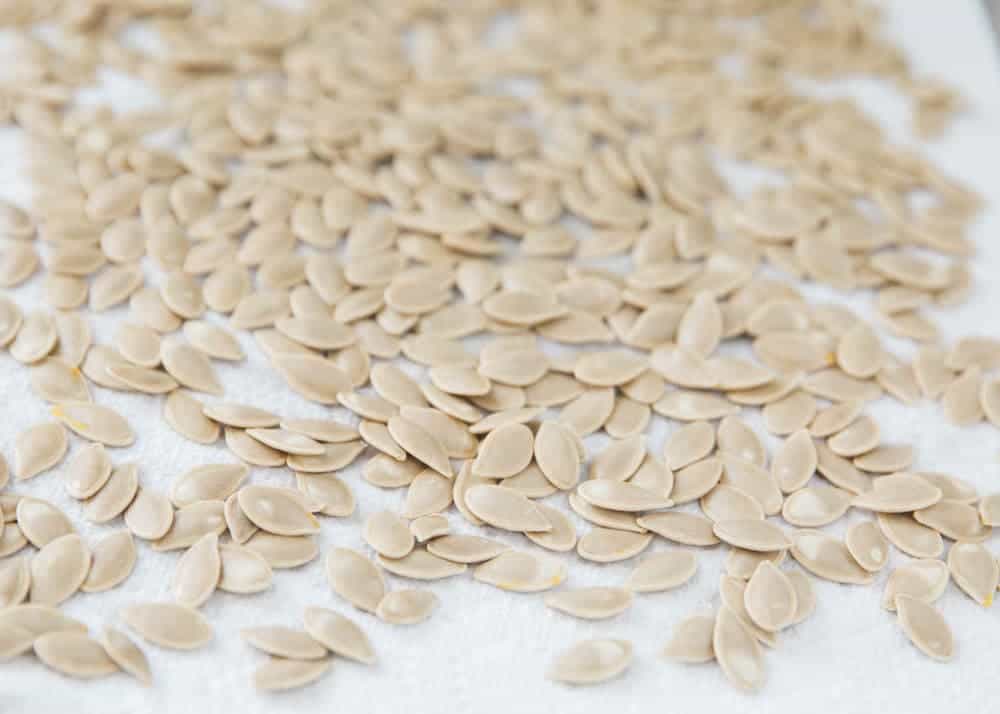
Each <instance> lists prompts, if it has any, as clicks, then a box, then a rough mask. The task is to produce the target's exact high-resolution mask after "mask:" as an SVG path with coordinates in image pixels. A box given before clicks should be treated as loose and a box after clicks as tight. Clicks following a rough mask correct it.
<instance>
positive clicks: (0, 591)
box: [0, 558, 31, 656]
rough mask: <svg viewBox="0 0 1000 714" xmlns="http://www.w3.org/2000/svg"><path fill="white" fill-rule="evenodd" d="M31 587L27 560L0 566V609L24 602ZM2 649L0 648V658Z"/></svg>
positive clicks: (8, 562) (12, 561) (9, 562)
mask: <svg viewBox="0 0 1000 714" xmlns="http://www.w3.org/2000/svg"><path fill="white" fill-rule="evenodd" d="M29 587H31V569H30V568H29V567H28V558H15V559H11V560H8V561H7V562H6V563H4V564H3V566H0V609H6V608H8V607H14V606H15V605H20V604H21V603H22V602H24V600H25V598H27V597H28V588H29ZM2 652H3V648H2V647H0V656H2Z"/></svg>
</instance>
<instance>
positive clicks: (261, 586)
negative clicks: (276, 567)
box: [218, 545, 273, 594]
mask: <svg viewBox="0 0 1000 714" xmlns="http://www.w3.org/2000/svg"><path fill="white" fill-rule="evenodd" d="M219 558H220V571H221V574H220V576H219V581H218V588H219V590H223V591H225V592H229V593H240V594H249V593H258V592H263V591H264V590H267V589H268V588H270V587H271V580H272V577H273V572H272V570H271V566H270V564H269V563H268V562H267V560H266V559H265V558H264V557H263V556H262V555H260V554H258V553H256V552H254V551H253V550H250V549H249V548H245V547H243V546H239V545H220V546H219Z"/></svg>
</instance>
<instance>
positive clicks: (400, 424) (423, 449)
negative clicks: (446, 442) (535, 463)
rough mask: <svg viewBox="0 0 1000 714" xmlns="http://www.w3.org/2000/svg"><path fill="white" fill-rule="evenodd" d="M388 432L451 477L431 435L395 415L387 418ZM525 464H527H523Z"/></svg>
mask: <svg viewBox="0 0 1000 714" xmlns="http://www.w3.org/2000/svg"><path fill="white" fill-rule="evenodd" d="M388 428H389V433H390V434H391V435H392V438H393V439H394V440H395V441H396V443H398V444H399V445H400V446H401V447H402V448H403V449H404V450H405V451H406V452H407V453H408V454H410V455H411V456H413V457H414V458H415V459H417V460H418V461H422V462H423V463H425V464H427V466H429V467H430V468H432V469H434V470H435V471H437V472H438V473H439V474H441V475H442V476H445V477H447V478H451V477H452V475H453V471H452V469H451V462H450V461H449V460H448V455H447V454H446V453H445V450H444V447H443V446H441V442H439V441H438V440H437V439H436V438H435V437H434V436H433V435H431V434H429V433H428V432H426V431H425V430H424V429H422V428H420V427H419V426H417V425H416V424H414V423H413V422H411V421H408V420H406V419H404V418H403V417H401V416H399V415H396V416H393V417H392V418H391V419H389V424H388ZM525 465H527V464H525Z"/></svg>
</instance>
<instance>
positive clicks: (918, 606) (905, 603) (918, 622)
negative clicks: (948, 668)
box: [896, 593, 955, 662]
mask: <svg viewBox="0 0 1000 714" xmlns="http://www.w3.org/2000/svg"><path fill="white" fill-rule="evenodd" d="M896 607H897V610H898V614H899V624H900V626H901V627H902V628H903V631H904V632H905V633H906V636H907V637H909V638H910V641H911V642H913V644H914V645H916V647H917V648H918V649H919V650H920V651H921V652H923V653H924V654H926V655H927V656H928V657H930V658H931V659H935V660H938V661H940V662H947V661H949V660H951V659H952V657H953V656H954V654H955V643H954V638H953V636H952V634H951V628H950V627H949V626H948V623H947V621H945V619H944V618H943V617H942V616H941V614H940V613H939V612H938V611H937V610H935V609H934V607H933V606H932V605H930V604H928V603H927V602H925V601H923V600H920V599H919V598H915V597H911V596H910V595H906V594H902V593H901V594H898V595H896Z"/></svg>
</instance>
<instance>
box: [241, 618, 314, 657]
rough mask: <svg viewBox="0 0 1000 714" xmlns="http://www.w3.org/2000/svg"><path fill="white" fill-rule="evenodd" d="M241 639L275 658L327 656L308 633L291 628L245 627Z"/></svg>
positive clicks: (273, 626) (275, 626)
mask: <svg viewBox="0 0 1000 714" xmlns="http://www.w3.org/2000/svg"><path fill="white" fill-rule="evenodd" d="M240 637H242V638H243V641H244V642H246V643H247V644H249V645H250V646H251V647H255V648H257V649H259V650H261V651H262V652H266V653H267V654H270V655H274V656H275V657H284V658H287V659H296V660H315V659H322V658H324V657H326V655H327V649H326V648H325V647H324V646H323V645H322V644H320V643H319V642H317V641H316V640H315V639H313V638H312V637H311V636H309V634H308V633H306V632H302V631H300V630H294V629H292V628H290V627H281V626H279V625H263V626H258V627H245V628H243V629H242V630H240Z"/></svg>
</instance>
